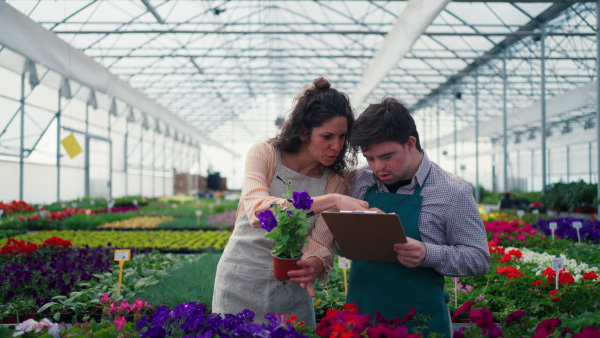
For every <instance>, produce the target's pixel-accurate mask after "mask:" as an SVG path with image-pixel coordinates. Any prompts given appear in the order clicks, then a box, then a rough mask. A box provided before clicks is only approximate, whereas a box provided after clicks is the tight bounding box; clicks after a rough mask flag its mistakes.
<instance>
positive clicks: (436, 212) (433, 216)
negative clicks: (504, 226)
mask: <svg viewBox="0 0 600 338" xmlns="http://www.w3.org/2000/svg"><path fill="white" fill-rule="evenodd" d="M430 169H431V173H430V174H429V177H428V178H427V182H426V183H425V186H424V187H423V189H422V190H421V196H422V197H423V204H422V208H421V215H420V216H419V232H420V233H421V239H422V241H423V242H424V243H425V247H426V249H427V254H426V256H425V260H424V261H423V263H422V264H421V266H424V267H429V268H433V269H435V270H436V271H437V272H439V273H440V274H442V275H445V276H453V277H464V276H480V275H484V274H485V273H486V272H487V271H488V269H489V268H490V263H491V258H490V253H489V250H488V245H487V236H486V233H485V227H484V225H483V221H482V220H481V215H480V213H479V210H478V209H477V204H476V202H475V198H474V197H473V189H472V187H471V185H470V184H469V183H468V182H467V181H465V180H464V179H462V178H460V177H458V176H456V175H453V174H451V173H449V172H447V171H445V170H444V169H442V168H441V167H440V166H438V165H437V164H435V163H433V162H432V161H430V160H429V158H428V157H427V154H425V155H424V156H423V161H422V162H421V165H420V166H419V169H418V170H417V173H416V175H415V176H414V177H413V178H412V181H411V183H410V184H408V185H405V186H403V187H400V189H398V191H397V192H396V193H397V194H403V195H412V194H413V193H414V191H415V188H416V187H417V185H419V186H421V185H423V181H424V180H425V177H427V173H428V172H429V170H430ZM375 182H377V192H382V193H383V192H385V193H389V191H388V190H387V187H386V186H385V185H384V184H383V183H382V182H381V181H379V180H378V179H376V177H375V176H374V175H373V171H372V170H371V168H370V167H369V166H368V165H366V166H364V167H362V168H360V169H359V170H358V172H357V175H356V176H355V179H354V181H353V182H352V188H351V191H350V195H351V196H352V197H355V198H358V199H363V198H364V195H365V193H366V191H367V189H368V188H369V187H370V186H371V185H373V183H375Z"/></svg>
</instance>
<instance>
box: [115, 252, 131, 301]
mask: <svg viewBox="0 0 600 338" xmlns="http://www.w3.org/2000/svg"><path fill="white" fill-rule="evenodd" d="M130 259H131V250H129V249H118V250H115V261H117V262H119V284H118V285H117V292H118V293H121V281H122V280H123V264H125V262H126V261H128V260H130Z"/></svg>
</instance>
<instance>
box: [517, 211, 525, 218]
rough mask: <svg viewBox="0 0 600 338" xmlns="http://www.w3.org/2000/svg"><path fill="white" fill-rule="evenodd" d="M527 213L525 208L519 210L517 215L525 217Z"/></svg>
mask: <svg viewBox="0 0 600 338" xmlns="http://www.w3.org/2000/svg"><path fill="white" fill-rule="evenodd" d="M523 215H525V210H517V216H519V217H523Z"/></svg>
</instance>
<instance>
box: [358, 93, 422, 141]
mask: <svg viewBox="0 0 600 338" xmlns="http://www.w3.org/2000/svg"><path fill="white" fill-rule="evenodd" d="M411 136H414V138H415V139H416V140H417V142H416V147H417V150H418V151H420V152H423V149H421V143H420V142H419V133H418V132H417V126H416V125H415V120H414V119H413V118H412V116H411V115H410V111H409V110H408V108H406V106H404V104H402V102H400V101H398V100H396V99H393V98H391V97H385V98H383V101H381V103H372V104H370V105H369V106H368V107H367V109H365V111H364V112H363V113H362V114H360V116H359V117H358V118H357V119H356V121H355V122H354V127H353V128H352V134H351V136H350V145H351V146H352V147H353V148H354V149H355V150H357V151H358V150H362V151H368V150H369V149H371V147H372V146H373V145H375V144H378V143H381V142H387V141H396V142H398V143H400V144H402V145H404V144H406V142H408V138H409V137H411Z"/></svg>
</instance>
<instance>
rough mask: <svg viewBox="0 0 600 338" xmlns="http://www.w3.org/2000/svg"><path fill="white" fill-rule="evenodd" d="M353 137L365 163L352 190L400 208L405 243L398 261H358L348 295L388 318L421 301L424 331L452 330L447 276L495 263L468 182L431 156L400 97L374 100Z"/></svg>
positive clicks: (374, 203)
mask: <svg viewBox="0 0 600 338" xmlns="http://www.w3.org/2000/svg"><path fill="white" fill-rule="evenodd" d="M350 143H351V145H352V146H353V147H355V148H360V150H361V151H362V153H363V155H364V157H365V158H366V159H367V162H368V166H364V167H363V168H361V169H359V171H358V173H357V175H356V177H355V179H354V181H353V183H352V190H351V196H352V197H355V198H359V199H364V200H365V201H367V202H369V206H370V207H375V208H379V209H381V210H382V211H383V212H386V213H392V212H393V213H396V214H397V215H398V216H399V217H400V220H401V221H402V225H403V227H404V231H405V233H406V236H407V237H408V242H407V243H397V244H395V245H394V248H393V250H394V251H396V252H397V253H398V262H397V263H391V262H372V261H356V260H355V261H353V263H352V269H351V272H350V281H349V290H348V298H347V302H348V303H350V302H354V303H355V304H357V305H358V306H359V307H360V310H361V313H364V314H369V313H373V312H375V311H377V312H380V313H381V314H383V315H384V316H385V317H386V319H388V320H389V319H392V318H396V317H400V318H402V317H404V316H405V315H406V313H407V312H409V311H410V310H412V309H413V308H415V307H416V310H417V315H429V316H432V317H431V320H430V321H429V322H428V323H427V325H428V327H429V329H428V331H426V332H425V336H427V332H436V333H440V334H444V335H445V336H446V337H452V334H451V326H450V315H449V312H448V307H447V306H446V303H447V301H448V294H447V293H446V292H445V291H444V276H480V275H484V274H485V273H486V272H487V271H488V269H489V267H490V262H491V259H490V254H489V251H488V246H487V237H486V233H485V228H484V225H483V222H482V220H481V215H480V214H479V211H478V209H477V205H476V203H475V199H474V197H473V190H472V188H471V186H470V185H469V184H468V183H467V182H466V181H465V180H463V179H462V178H460V177H458V176H455V175H452V174H450V173H448V172H446V171H444V170H443V169H442V168H440V166H438V165H437V164H435V163H433V162H432V161H431V160H429V158H428V157H427V155H426V154H425V152H424V151H423V149H421V145H420V143H419V134H418V132H417V128H416V126H415V122H414V120H413V118H412V116H411V115H410V112H409V111H408V109H407V108H406V107H405V106H404V105H403V104H402V103H400V102H399V101H397V100H395V99H392V98H385V99H384V100H383V101H382V102H381V103H377V104H371V105H369V107H368V108H367V109H366V110H365V111H364V112H363V113H362V114H361V115H360V116H359V117H358V119H357V120H356V122H355V123H354V127H353V128H352V132H351V136H350ZM365 226H368V225H367V224H365ZM390 249H392V248H390Z"/></svg>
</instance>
